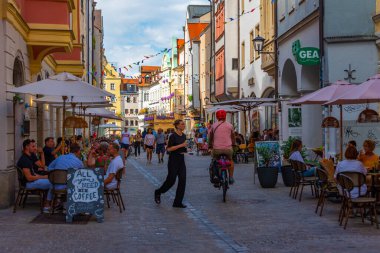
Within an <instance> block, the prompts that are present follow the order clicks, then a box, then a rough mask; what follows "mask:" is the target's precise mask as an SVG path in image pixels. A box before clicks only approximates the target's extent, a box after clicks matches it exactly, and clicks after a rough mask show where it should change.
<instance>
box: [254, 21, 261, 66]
mask: <svg viewBox="0 0 380 253" xmlns="http://www.w3.org/2000/svg"><path fill="white" fill-rule="evenodd" d="M259 35H260V25H256V26H255V36H256V37H257V36H259ZM259 58H260V54H256V55H255V59H256V60H257V59H259Z"/></svg>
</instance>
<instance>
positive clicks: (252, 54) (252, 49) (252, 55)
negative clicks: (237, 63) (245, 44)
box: [249, 30, 255, 63]
mask: <svg viewBox="0 0 380 253" xmlns="http://www.w3.org/2000/svg"><path fill="white" fill-rule="evenodd" d="M253 36H254V34H253V30H252V31H251V32H250V33H249V62H250V63H252V62H253V61H254V60H255V45H254V43H253V39H254V37H253Z"/></svg>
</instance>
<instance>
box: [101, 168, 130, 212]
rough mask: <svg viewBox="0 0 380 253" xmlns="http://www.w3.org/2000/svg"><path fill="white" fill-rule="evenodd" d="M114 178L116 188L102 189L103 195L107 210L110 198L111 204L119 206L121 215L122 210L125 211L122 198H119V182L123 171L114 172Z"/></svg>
mask: <svg viewBox="0 0 380 253" xmlns="http://www.w3.org/2000/svg"><path fill="white" fill-rule="evenodd" d="M115 177H116V180H117V186H116V188H115V189H107V188H104V195H105V196H106V200H107V206H108V208H110V197H112V200H113V202H116V204H117V205H118V206H119V211H120V213H122V212H123V210H125V206H124V201H123V197H122V196H121V192H120V185H121V180H122V177H123V169H119V170H118V171H117V172H116V175H115Z"/></svg>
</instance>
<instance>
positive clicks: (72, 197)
mask: <svg viewBox="0 0 380 253" xmlns="http://www.w3.org/2000/svg"><path fill="white" fill-rule="evenodd" d="M103 189H104V178H103V170H102V169H100V168H96V169H87V168H85V169H68V173H67V211H66V222H72V221H73V217H74V215H76V214H80V213H89V214H92V215H95V217H96V219H97V221H98V222H103V221H104V195H103Z"/></svg>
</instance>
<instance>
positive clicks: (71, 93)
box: [8, 72, 113, 143]
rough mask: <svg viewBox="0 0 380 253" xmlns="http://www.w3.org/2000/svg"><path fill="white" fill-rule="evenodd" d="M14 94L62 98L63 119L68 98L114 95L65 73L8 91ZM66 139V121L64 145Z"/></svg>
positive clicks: (63, 134) (63, 136) (63, 135)
mask: <svg viewBox="0 0 380 253" xmlns="http://www.w3.org/2000/svg"><path fill="white" fill-rule="evenodd" d="M8 92H12V93H21V94H31V95H47V96H60V97H62V101H63V108H64V109H63V119H65V117H66V109H65V107H66V101H67V99H68V98H71V97H73V98H75V97H92V98H99V99H100V98H103V99H104V98H105V97H107V96H110V97H112V96H113V94H112V93H109V92H107V91H105V90H102V89H99V88H97V87H95V86H92V85H91V84H89V83H86V82H83V81H82V80H81V79H80V78H78V77H76V76H74V75H72V74H70V73H67V72H63V73H60V74H58V75H55V76H51V77H49V78H47V79H45V80H41V81H38V82H34V83H30V84H26V85H23V86H20V87H16V88H13V89H10V90H8ZM64 138H65V132H64V120H63V121H62V139H63V143H65V142H64Z"/></svg>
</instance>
